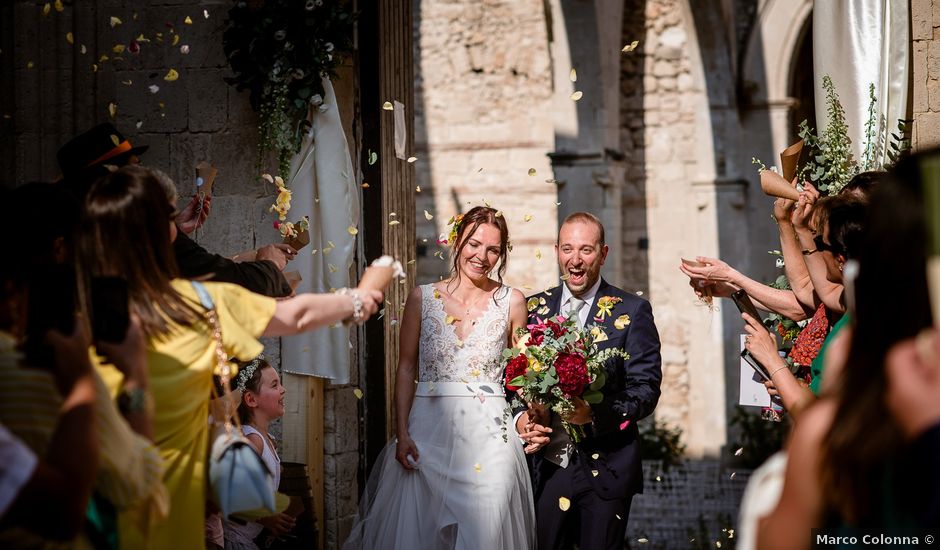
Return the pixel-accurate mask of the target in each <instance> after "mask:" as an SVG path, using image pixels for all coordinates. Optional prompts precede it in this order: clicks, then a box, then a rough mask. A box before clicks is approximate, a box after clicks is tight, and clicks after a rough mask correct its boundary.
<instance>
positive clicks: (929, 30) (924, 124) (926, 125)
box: [911, 0, 940, 149]
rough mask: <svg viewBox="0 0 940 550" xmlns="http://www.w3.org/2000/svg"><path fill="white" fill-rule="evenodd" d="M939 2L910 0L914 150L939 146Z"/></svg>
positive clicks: (934, 0)
mask: <svg viewBox="0 0 940 550" xmlns="http://www.w3.org/2000/svg"><path fill="white" fill-rule="evenodd" d="M938 37H940V1H938V0H911V39H912V40H913V42H914V48H913V55H914V60H913V64H912V69H913V80H912V82H913V88H914V90H913V96H914V105H913V113H914V136H913V145H914V149H926V148H929V147H936V146H938V145H940V40H937V38H938Z"/></svg>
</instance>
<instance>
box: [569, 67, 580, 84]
mask: <svg viewBox="0 0 940 550" xmlns="http://www.w3.org/2000/svg"><path fill="white" fill-rule="evenodd" d="M568 80H570V81H572V82H577V81H578V71H576V70H574V69H571V72H570V73H568Z"/></svg>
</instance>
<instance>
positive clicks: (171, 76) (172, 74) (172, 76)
mask: <svg viewBox="0 0 940 550" xmlns="http://www.w3.org/2000/svg"><path fill="white" fill-rule="evenodd" d="M179 77H180V74H179V73H178V72H176V69H170V70H169V71H167V72H166V76H164V77H163V80H166V81H167V82H173V81H174V80H178V79H179Z"/></svg>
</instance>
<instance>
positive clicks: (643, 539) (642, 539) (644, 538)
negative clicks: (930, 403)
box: [617, 518, 650, 544]
mask: <svg viewBox="0 0 940 550" xmlns="http://www.w3.org/2000/svg"><path fill="white" fill-rule="evenodd" d="M617 519H620V518H617ZM636 541H637V542H639V543H640V544H646V543H647V542H649V541H650V540H649V539H648V538H646V537H642V538H638V539H636Z"/></svg>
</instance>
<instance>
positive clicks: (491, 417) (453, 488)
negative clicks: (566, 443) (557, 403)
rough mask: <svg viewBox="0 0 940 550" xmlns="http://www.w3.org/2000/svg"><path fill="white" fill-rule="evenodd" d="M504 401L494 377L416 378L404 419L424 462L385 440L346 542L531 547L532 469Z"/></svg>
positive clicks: (472, 547) (411, 546) (350, 546)
mask: <svg viewBox="0 0 940 550" xmlns="http://www.w3.org/2000/svg"><path fill="white" fill-rule="evenodd" d="M505 408H506V401H505V399H503V397H502V388H500V387H499V386H498V385H496V384H470V385H467V384H463V383H431V382H422V383H420V384H419V385H418V391H417V392H416V396H415V399H414V404H413V405H412V408H411V414H410V416H409V417H408V426H409V433H410V435H411V438H412V439H413V440H414V442H415V444H416V446H417V447H418V453H419V455H420V457H419V460H418V469H417V470H416V471H407V470H405V469H404V468H403V467H402V466H401V464H399V463H398V461H396V460H395V440H392V441H391V442H389V444H388V445H386V446H385V449H383V450H382V453H381V454H380V455H379V458H378V460H377V461H376V463H375V468H374V469H373V471H372V475H371V476H370V477H369V481H368V483H367V485H366V490H365V493H364V494H363V496H362V501H361V502H360V511H359V515H358V516H357V517H356V521H355V524H354V526H353V529H352V532H351V533H350V535H349V539H348V540H347V541H346V543H345V545H344V546H343V548H344V549H353V548H366V549H373V548H380V549H386V548H388V549H392V548H396V549H398V548H400V549H409V550H410V549H429V550H430V549H434V550H437V549H451V548H454V549H467V550H477V549H483V548H485V549H501V548H502V549H506V550H516V549H519V550H522V549H527V548H533V547H534V546H535V511H534V507H533V504H532V489H531V485H530V481H529V473H528V470H527V467H526V462H525V457H524V454H523V452H522V445H521V444H520V442H519V438H518V437H517V436H516V435H515V430H514V429H512V427H511V426H509V425H507V426H506V428H507V429H506V430H504V429H503V422H504V411H505ZM507 424H511V419H510V421H509V422H508V423H507ZM504 437H505V440H504Z"/></svg>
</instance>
